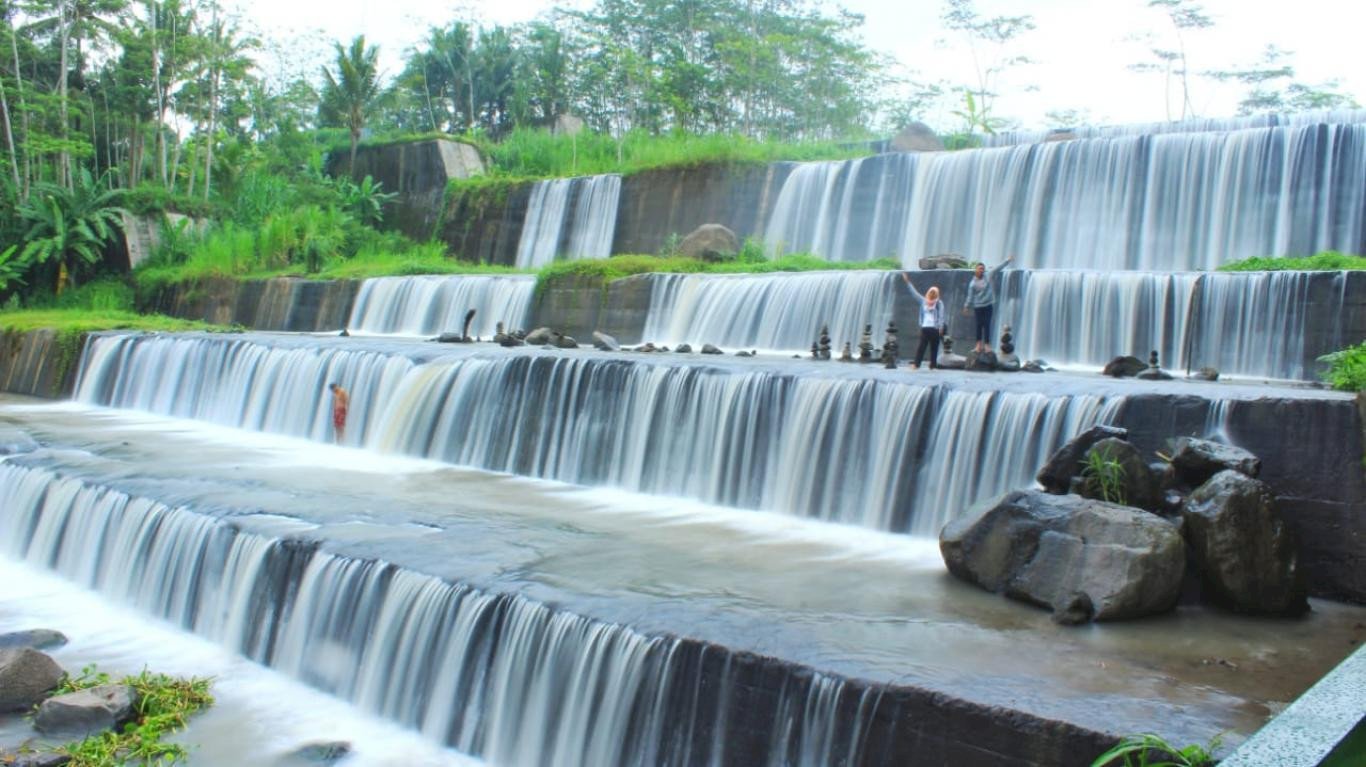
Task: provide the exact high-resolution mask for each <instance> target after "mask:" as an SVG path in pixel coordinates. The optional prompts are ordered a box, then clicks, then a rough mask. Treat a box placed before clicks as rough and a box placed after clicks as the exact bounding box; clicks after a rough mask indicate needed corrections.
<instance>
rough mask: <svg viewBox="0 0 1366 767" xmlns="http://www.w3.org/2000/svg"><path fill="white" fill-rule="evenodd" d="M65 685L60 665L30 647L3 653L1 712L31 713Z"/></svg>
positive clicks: (0, 688) (0, 694)
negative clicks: (58, 686) (60, 685)
mask: <svg viewBox="0 0 1366 767" xmlns="http://www.w3.org/2000/svg"><path fill="white" fill-rule="evenodd" d="M61 681H62V667H61V666H59V665H57V661H55V660H53V659H52V658H49V657H48V656H47V655H45V654H43V653H40V652H38V651H37V650H34V649H32V648H30V647H21V648H19V649H17V650H0V712H7V711H27V710H28V709H30V708H33V707H34V706H36V705H38V703H40V702H41V701H42V700H43V699H44V698H46V697H47V694H48V693H49V692H51V691H52V690H54V689H56V687H57V685H58V684H60V683H61Z"/></svg>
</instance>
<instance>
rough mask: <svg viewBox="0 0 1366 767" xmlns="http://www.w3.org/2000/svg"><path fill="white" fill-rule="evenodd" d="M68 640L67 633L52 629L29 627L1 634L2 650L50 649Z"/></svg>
mask: <svg viewBox="0 0 1366 767" xmlns="http://www.w3.org/2000/svg"><path fill="white" fill-rule="evenodd" d="M66 642H67V639H66V634H63V633H62V632H60V631H54V630H52V629H28V630H26V631H12V632H10V633H8V634H0V650H17V649H19V648H21V647H29V648H32V649H34V650H50V649H52V648H54V647H61V646H62V645H64V644H66Z"/></svg>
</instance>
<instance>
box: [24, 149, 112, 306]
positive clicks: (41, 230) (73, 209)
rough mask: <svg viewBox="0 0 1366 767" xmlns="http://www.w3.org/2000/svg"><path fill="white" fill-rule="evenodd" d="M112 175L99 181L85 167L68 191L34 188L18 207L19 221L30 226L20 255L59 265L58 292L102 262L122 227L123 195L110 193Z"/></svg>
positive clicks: (52, 186) (50, 186)
mask: <svg viewBox="0 0 1366 767" xmlns="http://www.w3.org/2000/svg"><path fill="white" fill-rule="evenodd" d="M108 175H109V174H108V173H106V174H105V175H104V176H101V177H100V178H99V179H96V178H95V177H94V176H92V175H91V174H90V171H89V170H86V169H84V168H82V169H81V171H80V173H79V175H78V176H77V177H76V178H75V179H73V183H72V185H71V188H70V189H67V188H66V187H63V186H61V185H59V184H51V183H46V182H44V183H39V184H35V185H34V187H33V193H32V194H31V195H30V196H29V198H28V200H26V201H25V202H23V203H21V204H20V206H19V218H20V219H21V220H23V222H24V223H25V224H27V225H28V231H27V232H25V234H24V249H23V251H21V256H22V258H23V260H24V261H25V262H27V263H32V264H35V265H36V264H43V263H47V262H49V261H56V262H57V265H58V274H59V276H58V278H57V284H56V289H57V291H58V292H60V291H61V289H62V287H63V284H64V283H66V282H70V283H71V284H72V285H73V286H74V285H75V284H76V270H77V269H78V268H80V267H81V266H94V265H95V264H97V263H99V261H100V257H101V255H102V254H103V253H104V246H105V244H106V243H108V242H109V240H110V239H112V238H113V236H114V233H115V232H116V231H117V230H119V229H121V228H122V227H123V213H124V210H123V208H120V207H119V206H118V204H117V203H118V199H119V196H120V195H121V194H122V192H121V191H119V190H114V189H110V188H109V186H108V184H107V183H106V181H107V178H108ZM62 275H64V276H62Z"/></svg>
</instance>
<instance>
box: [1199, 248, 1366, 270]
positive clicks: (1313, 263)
mask: <svg viewBox="0 0 1366 767" xmlns="http://www.w3.org/2000/svg"><path fill="white" fill-rule="evenodd" d="M1362 269H1366V256H1354V255H1351V254H1349V253H1339V252H1337V251H1335V250H1327V251H1324V252H1322V253H1315V254H1314V255H1312V256H1304V257H1293V256H1291V257H1275V258H1272V257H1265V256H1255V257H1253V258H1244V259H1242V260H1240V261H1230V262H1229V263H1227V264H1224V265H1223V266H1220V267H1219V271H1221V272H1284V271H1304V272H1337V271H1342V270H1348V271H1358V270H1362Z"/></svg>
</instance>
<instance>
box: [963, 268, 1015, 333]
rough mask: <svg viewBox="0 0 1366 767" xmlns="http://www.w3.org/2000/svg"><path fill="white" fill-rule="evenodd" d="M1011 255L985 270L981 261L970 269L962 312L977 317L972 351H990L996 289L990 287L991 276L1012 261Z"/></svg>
mask: <svg viewBox="0 0 1366 767" xmlns="http://www.w3.org/2000/svg"><path fill="white" fill-rule="evenodd" d="M1014 260H1015V257H1014V256H1011V257H1010V258H1007V259H1006V260H1004V261H1002V262H1001V263H999V264H997V265H996V266H994V267H992V268H991V271H987V265H986V264H984V263H982V262H981V261H978V262H977V266H976V267H975V268H974V269H973V270H972V279H971V280H969V281H968V297H967V300H966V301H965V302H964V303H963V314H968V313H969V312H971V313H972V314H975V315H976V318H977V336H976V337H977V345H976V346H974V347H973V349H972V350H973V351H975V352H977V353H978V354H981V353H982V352H984V351H986V352H989V351H991V320H992V315H994V314H995V313H996V289H995V288H993V287H992V285H991V281H992V278H993V277H995V276H996V275H998V274H1000V273H1001V270H1002V269H1004V268H1005V267H1006V264H1008V263H1010V262H1011V261H1014Z"/></svg>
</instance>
